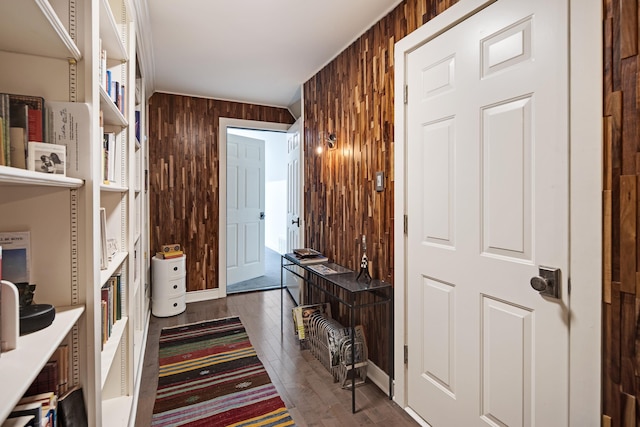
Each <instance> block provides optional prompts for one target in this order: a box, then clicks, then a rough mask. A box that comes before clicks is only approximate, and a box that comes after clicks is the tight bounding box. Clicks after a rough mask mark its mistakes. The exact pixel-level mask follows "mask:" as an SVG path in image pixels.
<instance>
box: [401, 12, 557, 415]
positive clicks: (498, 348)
mask: <svg viewBox="0 0 640 427" xmlns="http://www.w3.org/2000/svg"><path fill="white" fill-rule="evenodd" d="M454 7H455V6H454ZM533 17H535V19H533ZM567 43H568V41H567V4H566V2H565V1H563V0H544V1H539V2H531V1H525V0H501V1H498V2H496V3H494V4H492V5H490V6H488V7H487V8H485V9H484V10H482V11H480V12H478V13H476V14H475V15H473V16H470V17H468V18H467V19H466V20H464V21H462V22H461V23H459V24H458V25H456V26H454V27H452V28H451V29H449V30H447V31H446V32H444V33H442V34H441V35H439V36H438V37H436V38H434V39H432V40H430V41H429V42H428V43H426V44H425V45H423V46H422V47H419V48H418V49H416V50H414V51H412V52H411V53H409V54H408V56H407V84H408V88H409V90H408V104H407V110H406V114H407V116H406V117H407V123H406V128H407V143H406V146H407V180H406V182H407V215H408V218H409V230H408V235H407V253H408V254H409V255H408V260H407V319H408V320H407V334H408V337H407V341H408V343H409V354H408V366H407V372H408V373H407V393H408V403H409V406H410V407H411V408H412V409H413V410H414V411H416V412H417V413H418V414H419V415H420V416H421V417H423V418H424V419H425V420H426V421H427V422H429V423H430V424H431V425H432V426H433V427H441V426H486V425H492V426H505V425H508V426H535V425H538V426H545V427H546V426H556V425H557V426H564V425H566V423H567V420H568V336H569V335H568V334H569V328H568V325H569V317H568V310H567V307H568V294H567V292H566V288H567V277H568V274H569V272H568V243H567V242H568V132H567V117H568V108H567V93H568V91H567V75H568V68H567ZM539 266H552V267H556V268H559V269H561V271H562V277H561V289H562V293H561V298H560V299H559V300H556V299H552V298H547V297H542V296H541V295H540V294H539V293H538V292H536V291H535V290H533V289H532V288H531V286H530V284H529V280H530V279H531V278H532V277H534V276H537V275H538V268H539Z"/></svg>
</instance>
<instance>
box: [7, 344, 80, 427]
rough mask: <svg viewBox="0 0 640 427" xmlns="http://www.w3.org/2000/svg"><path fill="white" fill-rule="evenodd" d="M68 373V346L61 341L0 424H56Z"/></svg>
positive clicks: (53, 426) (44, 425)
mask: <svg viewBox="0 0 640 427" xmlns="http://www.w3.org/2000/svg"><path fill="white" fill-rule="evenodd" d="M68 375H69V347H68V345H66V344H62V345H60V346H59V347H58V348H57V349H56V351H55V352H54V354H53V355H52V356H51V358H50V359H49V361H48V362H47V363H46V364H45V366H44V367H43V368H42V369H41V370H40V372H39V373H38V375H37V376H36V379H35V380H34V381H33V383H31V385H30V386H29V388H28V389H27V391H26V392H25V393H24V395H23V397H22V398H21V399H20V400H19V401H18V403H17V404H16V406H15V407H14V408H13V409H12V411H11V413H10V414H9V417H8V418H7V420H6V421H5V423H4V424H2V427H5V426H20V427H22V426H34V427H37V426H41V427H55V426H56V425H58V423H57V418H58V408H59V400H58V398H59V397H60V396H63V395H64V394H65V393H66V392H67V391H68V387H67V386H68ZM60 425H61V424H60Z"/></svg>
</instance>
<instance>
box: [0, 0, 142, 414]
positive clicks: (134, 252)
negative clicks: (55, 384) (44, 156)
mask: <svg viewBox="0 0 640 427" xmlns="http://www.w3.org/2000/svg"><path fill="white" fill-rule="evenodd" d="M130 6H131V2H130V1H129V0H3V1H1V2H0V61H1V62H2V63H3V64H4V68H3V72H2V73H0V93H3V92H4V93H13V94H22V95H32V96H41V97H43V98H44V99H45V101H64V102H82V103H87V104H89V107H90V108H89V109H90V114H91V117H90V120H91V123H90V124H89V126H88V128H89V129H90V130H89V131H88V134H87V135H84V136H83V140H82V141H81V142H82V145H81V147H80V148H79V150H80V157H79V158H80V159H82V164H83V169H82V170H81V172H80V177H79V178H71V177H65V176H58V175H48V174H44V173H40V172H33V171H27V170H22V169H17V168H14V167H8V166H2V165H0V212H2V214H1V215H0V232H2V231H25V230H28V231H30V235H31V251H32V256H31V261H32V263H31V266H30V268H31V276H32V279H33V280H32V282H35V283H36V285H37V287H36V296H35V300H36V302H37V303H49V304H52V305H54V306H55V307H56V317H55V320H54V322H53V324H52V325H51V326H49V327H47V328H45V329H43V330H41V331H38V332H35V333H32V334H29V335H25V336H23V337H20V339H19V342H18V348H17V349H16V350H12V351H10V352H5V353H2V354H1V355H0V378H1V379H2V380H1V381H0V382H1V383H2V386H1V387H0V424H2V422H4V420H5V419H6V417H7V415H8V414H9V413H10V411H11V409H12V408H13V406H14V405H15V403H16V402H17V401H18V400H19V399H20V398H21V397H22V394H23V393H24V392H25V391H26V390H27V388H28V387H29V385H30V384H31V382H32V381H33V379H34V378H35V377H36V376H37V374H38V372H39V370H40V369H41V368H42V367H43V366H44V364H45V363H46V362H47V360H48V359H49V357H50V356H51V354H53V352H54V351H55V349H56V348H57V347H58V346H59V345H60V344H61V343H65V344H67V345H69V347H70V350H71V351H70V353H71V355H70V360H69V365H70V372H69V375H70V382H71V385H76V384H77V385H79V386H81V387H82V388H83V392H84V393H83V395H84V398H85V406H86V408H87V415H88V418H89V420H88V421H89V425H92V426H101V425H105V426H112V425H118V426H119V425H122V426H126V425H132V424H133V421H132V418H131V417H133V416H135V411H136V408H135V406H136V405H135V402H136V397H137V393H138V387H139V378H140V372H141V366H142V363H141V361H142V358H143V355H144V345H145V343H146V334H147V328H148V322H149V316H150V311H149V304H148V298H147V296H148V295H147V287H148V270H149V265H148V264H149V257H148V249H147V246H148V236H147V233H148V230H147V229H145V228H144V227H143V226H142V225H143V224H146V221H145V220H144V218H145V215H147V213H146V212H147V210H146V208H147V206H148V202H147V201H146V197H147V194H146V189H145V188H144V186H143V177H144V169H146V161H147V158H146V139H143V138H141V139H142V140H141V141H140V140H138V139H137V138H136V134H135V126H133V124H134V123H135V110H136V109H142V110H145V109H146V107H145V103H146V98H145V97H144V94H143V96H142V97H141V96H140V93H138V98H137V100H136V96H135V92H136V87H137V86H138V85H139V84H140V83H139V80H140V77H139V73H137V72H136V61H135V58H136V37H135V31H134V29H135V16H134V14H135V11H134V10H131V9H130ZM101 49H105V50H106V51H107V61H106V62H107V64H106V66H107V69H109V70H110V71H111V73H112V78H113V79H115V80H118V81H119V82H120V83H121V84H123V85H124V86H125V93H124V96H123V97H122V100H121V103H122V104H123V105H124V107H123V108H122V107H121V108H119V107H118V106H117V105H116V103H115V102H114V101H113V100H112V98H111V97H110V96H109V94H108V93H107V90H106V89H105V87H103V84H102V81H101V80H100V78H99V68H100V63H101V61H100V50H101ZM142 87H143V82H142ZM101 111H102V114H100V112H101ZM101 116H102V123H101V122H100V117H101ZM101 126H102V127H101ZM103 130H104V131H105V132H113V133H115V134H116V151H117V156H116V167H115V171H116V173H115V181H114V182H109V183H108V184H107V183H104V181H103V179H102V161H103V151H102V147H103V138H102V132H103ZM85 140H86V141H85ZM100 208H105V210H106V219H107V220H106V222H107V227H106V229H107V237H108V238H112V239H115V240H116V242H117V246H118V249H117V252H116V254H115V255H114V256H113V257H112V259H111V260H110V262H109V263H108V266H107V269H105V270H102V269H101V268H100V257H101V251H102V241H101V233H100ZM113 275H120V284H121V289H122V295H121V303H122V318H121V319H120V320H118V321H117V322H115V324H114V325H113V327H112V331H111V335H110V336H109V339H108V340H107V341H106V342H105V343H104V345H103V343H102V336H101V331H102V324H101V321H102V316H101V296H102V295H101V288H102V286H103V285H104V284H106V283H107V282H108V280H109V278H110V277H111V276H113Z"/></svg>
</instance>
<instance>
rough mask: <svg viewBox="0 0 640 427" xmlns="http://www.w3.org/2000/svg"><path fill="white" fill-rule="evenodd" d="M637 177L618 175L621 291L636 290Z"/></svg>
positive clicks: (631, 291) (632, 291) (629, 291)
mask: <svg viewBox="0 0 640 427" xmlns="http://www.w3.org/2000/svg"><path fill="white" fill-rule="evenodd" d="M636 188H637V178H636V176H635V175H624V176H621V177H620V282H621V287H620V289H621V291H622V292H627V293H632V294H635V291H636V246H637V245H636V223H637V215H636V212H637V193H636Z"/></svg>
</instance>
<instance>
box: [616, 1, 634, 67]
mask: <svg viewBox="0 0 640 427" xmlns="http://www.w3.org/2000/svg"><path fill="white" fill-rule="evenodd" d="M637 54H638V4H637V2H636V0H620V57H621V58H623V59H624V58H628V57H630V56H634V55H637Z"/></svg>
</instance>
